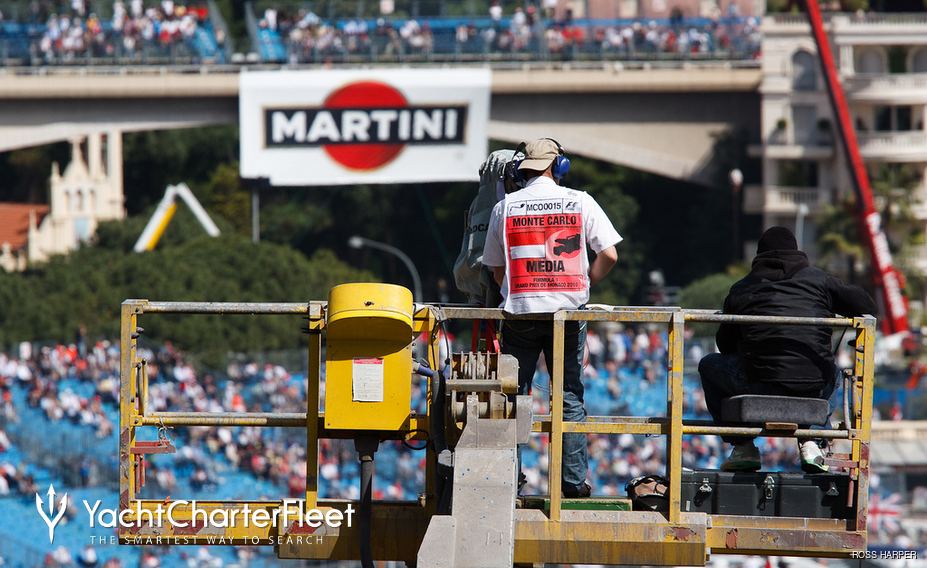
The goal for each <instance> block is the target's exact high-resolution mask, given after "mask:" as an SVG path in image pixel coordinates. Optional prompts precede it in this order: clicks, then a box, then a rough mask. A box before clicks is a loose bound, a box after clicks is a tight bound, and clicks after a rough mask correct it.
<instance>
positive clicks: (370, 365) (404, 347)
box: [325, 283, 413, 430]
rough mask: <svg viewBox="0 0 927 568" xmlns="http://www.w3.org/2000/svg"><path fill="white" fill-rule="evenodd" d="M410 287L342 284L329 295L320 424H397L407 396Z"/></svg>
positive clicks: (386, 427)
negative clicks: (323, 407) (322, 410)
mask: <svg viewBox="0 0 927 568" xmlns="http://www.w3.org/2000/svg"><path fill="white" fill-rule="evenodd" d="M412 313H413V304H412V292H410V291H409V290H408V289H407V288H403V287H402V286H396V285H393V284H366V283H364V284H360V283H358V284H342V285H340V286H335V287H334V288H332V289H331V292H329V295H328V313H327V322H326V330H327V332H326V337H327V348H326V355H325V427H326V428H330V429H343V430H399V429H400V428H401V427H402V426H403V424H404V423H405V422H406V421H407V420H408V418H409V412H410V408H411V400H412V339H413V334H412Z"/></svg>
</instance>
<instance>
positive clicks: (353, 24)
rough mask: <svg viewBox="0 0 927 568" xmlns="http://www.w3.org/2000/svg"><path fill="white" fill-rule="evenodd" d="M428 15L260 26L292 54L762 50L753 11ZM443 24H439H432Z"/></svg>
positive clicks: (530, 8) (297, 16)
mask: <svg viewBox="0 0 927 568" xmlns="http://www.w3.org/2000/svg"><path fill="white" fill-rule="evenodd" d="M445 23H446V22H442V21H438V20H434V21H430V20H428V19H422V20H416V19H398V20H387V19H385V18H379V19H377V20H376V21H372V20H371V21H368V20H365V19H349V20H334V21H330V20H324V19H322V18H320V17H319V16H318V15H316V14H315V13H313V12H312V11H310V10H306V9H300V10H297V11H296V12H292V13H287V12H285V11H283V10H277V9H276V8H268V9H266V10H265V11H264V14H263V17H262V18H261V19H260V21H259V26H260V27H261V28H263V29H267V30H271V31H273V32H275V33H278V34H279V35H280V37H281V38H282V39H283V41H284V42H285V43H286V46H287V52H288V57H289V59H290V61H291V62H302V61H318V60H325V59H327V58H332V57H345V56H352V55H357V56H368V55H373V56H376V57H379V56H386V57H391V56H397V55H422V54H424V55H428V54H432V53H443V54H480V53H513V54H519V53H538V52H547V53H549V54H552V55H563V56H570V55H572V54H574V53H577V52H582V53H594V54H603V55H604V54H609V53H611V54H616V55H620V56H625V57H631V56H657V55H660V54H663V55H674V56H683V57H685V56H691V55H699V54H717V53H728V52H736V53H737V54H739V55H740V56H744V57H755V56H756V55H757V54H758V52H759V46H760V35H759V23H758V21H757V20H756V19H754V18H728V19H700V20H695V21H688V20H685V19H683V18H682V16H681V14H680V15H677V16H676V17H674V18H671V19H669V20H666V21H660V22H658V21H656V20H651V21H634V22H627V23H621V24H614V23H609V22H597V21H594V20H592V21H578V20H574V19H573V16H572V13H571V12H570V11H569V10H567V11H566V12H565V14H564V16H563V17H561V18H543V17H541V15H539V14H538V10H537V8H536V7H535V5H534V4H532V3H528V4H527V6H526V7H522V6H516V7H515V8H514V11H513V12H512V13H511V14H510V15H508V16H507V17H503V14H502V9H501V7H500V6H499V5H498V3H494V4H493V6H492V7H491V8H490V18H489V19H486V18H471V19H468V20H462V21H460V22H459V23H457V24H456V25H455V26H453V27H447V26H445V25H444V24H445ZM438 24H441V26H440V29H438V28H435V29H433V26H434V25H438Z"/></svg>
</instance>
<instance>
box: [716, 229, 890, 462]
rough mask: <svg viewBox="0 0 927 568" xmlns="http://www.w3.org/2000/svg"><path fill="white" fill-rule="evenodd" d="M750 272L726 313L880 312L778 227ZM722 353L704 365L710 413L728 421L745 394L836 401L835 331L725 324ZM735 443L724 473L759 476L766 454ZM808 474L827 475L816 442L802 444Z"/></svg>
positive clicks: (745, 442) (744, 441)
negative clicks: (728, 401) (724, 408)
mask: <svg viewBox="0 0 927 568" xmlns="http://www.w3.org/2000/svg"><path fill="white" fill-rule="evenodd" d="M756 253H757V254H756V257H755V258H754V259H753V266H752V268H751V270H750V273H749V274H748V275H747V276H745V277H744V278H743V279H742V280H740V281H739V282H737V283H736V284H734V285H733V286H731V290H730V292H729V293H728V296H727V298H726V299H725V300H724V313H725V314H740V315H763V316H803V317H833V316H834V315H835V314H840V315H842V316H846V317H854V316H860V315H864V314H875V312H876V306H875V303H874V302H873V301H872V298H871V297H870V296H869V294H867V293H866V291H865V290H863V289H862V288H859V287H858V286H850V285H847V284H844V283H843V282H841V281H840V280H839V279H837V278H835V277H833V276H831V275H829V274H827V273H826V272H824V271H823V270H821V269H819V268H816V267H814V266H811V265H810V264H808V257H807V256H806V255H805V253H803V252H802V251H800V250H798V245H797V243H796V242H795V235H793V234H792V232H791V231H790V230H789V229H787V228H785V227H771V228H770V229H768V230H767V231H766V232H765V233H763V236H762V237H760V241H759V243H758V246H757V249H756ZM716 342H717V344H718V350H719V351H720V353H712V354H710V355H707V356H705V357H704V358H703V359H702V360H701V361H700V362H699V366H698V372H699V375H700V376H701V379H702V389H703V390H704V391H705V402H706V404H707V406H708V412H710V413H711V416H712V418H713V419H714V420H715V422H717V423H721V422H722V420H721V402H722V401H723V400H724V399H725V398H728V397H731V396H736V395H741V394H756V395H780V396H796V397H808V398H822V399H826V400H827V399H830V397H831V395H832V394H833V392H834V388H835V384H836V379H837V377H836V367H835V365H834V352H833V351H832V346H831V342H832V329H831V328H829V327H811V326H781V325H772V324H748V325H743V324H721V326H720V328H719V329H718V334H717V336H716ZM724 441H725V442H728V443H731V444H733V445H734V449H733V451H732V452H731V456H730V458H728V460H727V461H726V462H724V464H723V465H722V466H721V469H723V470H725V471H757V470H759V469H760V453H759V450H758V449H757V448H756V446H755V445H754V443H753V439H752V438H724ZM798 445H799V449H800V452H801V460H802V469H803V470H805V471H806V472H810V473H818V472H824V471H827V466H826V465H825V464H824V454H823V452H822V451H821V448H820V446H819V445H818V443H817V442H816V441H814V440H799V441H798Z"/></svg>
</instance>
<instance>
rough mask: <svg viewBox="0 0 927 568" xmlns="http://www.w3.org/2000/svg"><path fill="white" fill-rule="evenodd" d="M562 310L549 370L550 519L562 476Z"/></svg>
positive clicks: (557, 501) (555, 509)
mask: <svg viewBox="0 0 927 568" xmlns="http://www.w3.org/2000/svg"><path fill="white" fill-rule="evenodd" d="M564 319H565V316H564V312H562V311H560V312H557V313H555V314H554V356H553V365H554V368H553V369H548V370H549V371H550V377H551V384H550V394H551V399H550V444H549V447H550V451H549V465H548V473H549V475H548V480H547V484H548V486H549V487H550V519H551V520H552V521H559V520H560V499H561V494H560V479H561V477H562V476H563V474H562V470H563V362H564V360H565V358H564V356H563V348H564V345H563V339H564V335H565V333H564V328H565V325H566V323H565V321H564Z"/></svg>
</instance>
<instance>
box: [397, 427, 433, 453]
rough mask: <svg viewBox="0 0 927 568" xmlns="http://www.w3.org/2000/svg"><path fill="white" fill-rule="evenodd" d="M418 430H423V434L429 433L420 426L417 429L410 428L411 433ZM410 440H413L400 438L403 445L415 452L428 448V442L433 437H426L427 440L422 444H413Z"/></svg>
mask: <svg viewBox="0 0 927 568" xmlns="http://www.w3.org/2000/svg"><path fill="white" fill-rule="evenodd" d="M416 432H421V433H422V434H426V435H427V434H428V432H427V431H425V430H422V429H420V428H416V429H415V430H409V434H415V433H416ZM410 441H411V440H407V439H405V438H403V439H402V440H400V442H402V445H403V446H405V447H406V448H408V449H410V450H412V451H413V452H417V451H420V450H424V449H425V448H427V447H428V444H429V443H430V442H431V439H430V438H425V442H424V443H423V444H422V445H421V446H413V445H412V444H410V443H409V442H410Z"/></svg>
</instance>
